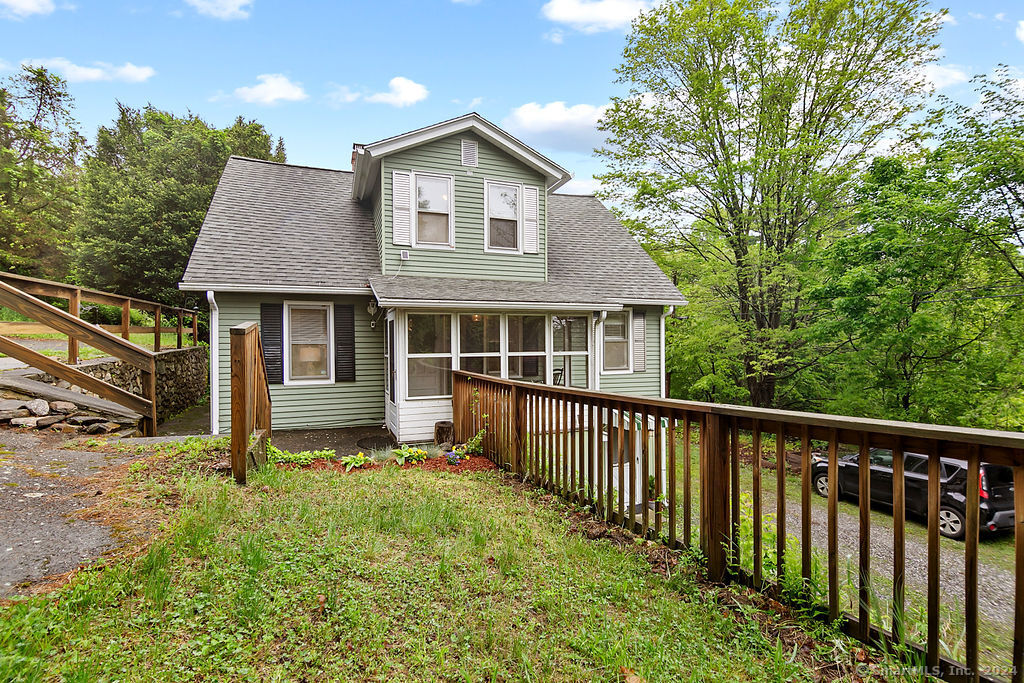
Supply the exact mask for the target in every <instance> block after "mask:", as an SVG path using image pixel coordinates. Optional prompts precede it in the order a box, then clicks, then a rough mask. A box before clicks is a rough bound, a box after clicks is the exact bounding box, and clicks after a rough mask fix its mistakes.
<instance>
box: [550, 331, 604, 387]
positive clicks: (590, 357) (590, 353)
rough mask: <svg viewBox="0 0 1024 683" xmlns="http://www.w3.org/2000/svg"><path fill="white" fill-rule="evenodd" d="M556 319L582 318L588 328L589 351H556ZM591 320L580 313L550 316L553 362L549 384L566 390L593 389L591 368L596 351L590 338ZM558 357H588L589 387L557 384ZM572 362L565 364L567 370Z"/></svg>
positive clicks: (551, 363) (551, 362)
mask: <svg viewBox="0 0 1024 683" xmlns="http://www.w3.org/2000/svg"><path fill="white" fill-rule="evenodd" d="M555 318H563V319H564V318H582V319H583V321H584V324H586V326H587V349H586V351H564V350H563V351H555V339H554V335H555ZM590 319H591V316H590V315H589V314H588V313H583V312H580V313H562V314H558V313H552V314H551V315H550V316H548V327H549V328H550V329H551V351H550V352H549V355H550V356H551V361H550V365H551V369H550V370H549V372H548V375H549V376H550V377H551V381H550V382H549V384H551V385H552V386H557V387H563V388H565V389H591V388H593V387H592V386H591V385H592V384H593V383H594V381H593V378H592V375H593V370H592V368H591V366H592V365H593V364H594V353H593V350H594V349H593V340H592V339H591V338H590V327H591V325H590ZM556 356H560V357H562V358H571V357H572V356H587V357H588V360H587V386H585V387H572V386H569V385H568V384H555V383H554V382H555V357H556ZM563 362H564V361H563ZM570 362H571V361H569V362H564V363H565V364H564V367H565V368H567V367H569V363H570Z"/></svg>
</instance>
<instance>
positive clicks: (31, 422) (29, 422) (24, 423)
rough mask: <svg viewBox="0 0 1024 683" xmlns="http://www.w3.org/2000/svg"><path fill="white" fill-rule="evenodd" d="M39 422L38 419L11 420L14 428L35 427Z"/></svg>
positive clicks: (21, 418)
mask: <svg viewBox="0 0 1024 683" xmlns="http://www.w3.org/2000/svg"><path fill="white" fill-rule="evenodd" d="M38 421H39V418H38V417H16V418H14V419H13V420H11V426H12V427H30V428H31V427H35V426H36V422H38Z"/></svg>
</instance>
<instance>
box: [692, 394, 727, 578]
mask: <svg viewBox="0 0 1024 683" xmlns="http://www.w3.org/2000/svg"><path fill="white" fill-rule="evenodd" d="M704 419H705V421H706V427H705V429H704V443H702V444H701V448H700V468H699V469H700V545H701V550H702V551H703V552H704V557H706V558H707V562H708V578H709V579H711V580H712V581H723V580H724V579H725V572H726V554H727V552H728V548H729V521H728V520H729V515H728V512H729V442H728V432H727V430H726V425H725V420H724V419H723V418H722V417H721V416H719V415H714V414H710V413H709V414H707V415H705V416H704Z"/></svg>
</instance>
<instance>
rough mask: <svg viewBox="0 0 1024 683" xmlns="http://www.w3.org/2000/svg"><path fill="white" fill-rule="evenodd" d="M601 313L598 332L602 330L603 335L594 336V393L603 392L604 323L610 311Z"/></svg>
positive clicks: (598, 319) (598, 320)
mask: <svg viewBox="0 0 1024 683" xmlns="http://www.w3.org/2000/svg"><path fill="white" fill-rule="evenodd" d="M599 313H600V315H599V316H598V318H597V328H596V330H600V331H601V334H600V335H598V334H596V333H595V334H594V391H600V390H601V368H603V367H604V321H605V319H606V318H607V317H608V311H599ZM596 330H595V332H596Z"/></svg>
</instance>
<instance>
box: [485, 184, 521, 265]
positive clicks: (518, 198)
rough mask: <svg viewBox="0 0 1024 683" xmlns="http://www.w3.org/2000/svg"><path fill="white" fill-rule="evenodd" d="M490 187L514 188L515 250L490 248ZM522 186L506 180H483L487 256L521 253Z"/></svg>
mask: <svg viewBox="0 0 1024 683" xmlns="http://www.w3.org/2000/svg"><path fill="white" fill-rule="evenodd" d="M491 185H504V186H506V187H514V188H516V193H517V194H516V213H517V216H516V248H515V249H506V248H504V247H492V246H491V207H490V197H491ZM523 223H524V221H523V184H522V183H516V182H511V181H508V180H497V179H494V178H485V179H484V251H485V252H486V253H489V254H513V255H520V254H522V253H523V237H525V235H524V234H523V232H524V230H523Z"/></svg>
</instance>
